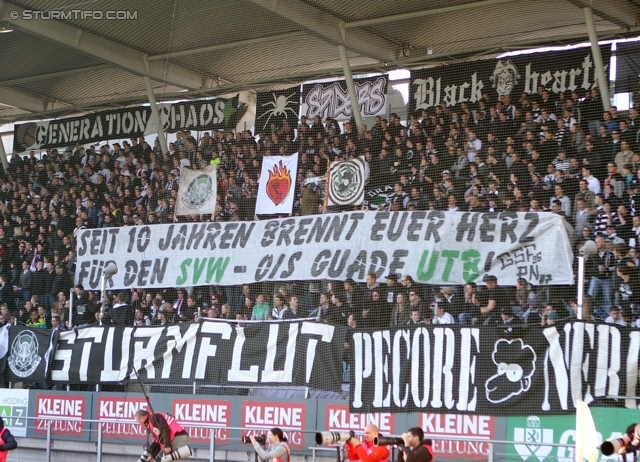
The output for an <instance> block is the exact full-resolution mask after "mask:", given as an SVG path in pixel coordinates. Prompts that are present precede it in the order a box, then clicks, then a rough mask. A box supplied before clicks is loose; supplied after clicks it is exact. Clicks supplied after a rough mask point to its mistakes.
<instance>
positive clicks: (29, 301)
mask: <svg viewBox="0 0 640 462" xmlns="http://www.w3.org/2000/svg"><path fill="white" fill-rule="evenodd" d="M639 130H640V119H638V112H637V110H636V109H631V110H630V111H629V112H628V114H625V115H624V116H623V115H621V114H619V113H618V112H617V110H616V108H615V107H612V108H611V110H610V111H604V110H603V104H602V100H601V98H600V96H599V94H598V91H597V89H592V90H588V91H586V92H584V93H583V94H580V93H578V92H572V93H566V94H563V93H560V94H558V95H555V94H553V93H551V92H550V91H549V90H548V89H546V88H544V87H539V88H538V90H537V93H536V94H532V95H527V94H523V95H521V97H520V98H518V99H517V101H515V98H514V100H512V99H511V97H510V96H502V97H500V98H499V99H491V97H490V96H489V95H488V94H487V95H484V98H483V99H482V100H480V101H479V102H478V103H477V104H476V105H470V104H468V103H460V104H459V105H458V106H456V107H453V108H449V107H446V106H445V105H444V104H443V105H440V106H436V107H435V108H432V109H430V110H424V111H421V113H420V114H411V115H410V116H409V119H408V121H407V122H406V125H404V124H403V121H402V120H401V119H400V117H398V116H397V115H396V114H391V115H390V117H389V119H388V120H387V119H384V118H381V117H377V118H376V119H375V123H374V124H373V125H372V126H371V128H369V127H366V126H363V127H361V129H360V130H357V129H356V127H355V124H354V123H353V122H352V121H349V122H346V123H345V124H344V125H343V126H341V125H340V124H338V123H337V122H336V121H335V120H331V119H327V120H325V121H324V122H323V121H321V120H320V118H319V117H316V118H315V119H314V120H313V121H309V120H307V119H306V118H304V117H303V118H302V119H301V120H300V121H299V122H297V123H296V124H290V123H289V121H288V120H287V119H284V120H283V121H282V122H278V123H272V124H271V127H270V129H269V130H266V131H265V132H263V133H257V134H255V135H254V134H253V133H251V132H250V131H248V130H245V131H243V132H241V133H237V134H235V135H234V134H233V133H225V132H222V131H219V132H218V131H216V132H213V133H204V135H203V136H202V137H201V138H200V139H196V138H195V137H194V136H192V134H191V133H190V132H189V131H184V132H178V133H177V134H176V141H175V142H173V143H171V144H170V146H169V152H168V153H163V152H162V149H161V148H160V143H159V142H158V141H157V140H156V142H155V144H154V146H150V145H149V144H148V143H147V142H146V141H145V140H144V138H140V139H131V140H130V142H128V141H125V142H123V143H122V144H120V143H115V144H113V145H109V144H104V145H102V146H100V147H99V148H98V149H96V146H93V145H92V146H90V147H89V148H88V149H85V147H83V146H81V145H80V144H77V145H76V146H75V149H71V148H68V149H65V150H62V149H61V150H58V149H47V150H46V153H42V155H39V154H37V153H35V152H31V153H29V155H28V156H26V157H21V156H20V155H19V154H18V153H15V152H14V153H13V155H12V157H11V159H10V163H9V168H8V170H7V171H4V172H2V178H1V179H0V184H1V187H0V215H1V217H0V219H2V220H3V226H2V227H1V228H0V303H1V304H2V308H1V309H0V324H1V323H7V322H20V323H24V324H26V325H31V326H34V327H53V328H61V329H63V328H69V327H71V325H75V326H80V325H87V324H95V323H98V324H105V323H114V324H119V325H158V324H159V325H162V324H165V323H176V322H194V321H195V320H197V318H199V317H209V318H224V319H236V320H238V321H244V320H247V319H254V320H260V319H269V318H273V319H288V318H292V317H313V318H316V319H318V320H322V321H326V322H331V323H337V324H344V325H349V326H350V327H354V328H355V327H358V328H359V327H368V328H380V327H385V328H386V327H389V326H400V325H405V324H411V323H423V322H428V323H440V324H446V323H459V322H462V323H476V324H484V325H489V324H498V325H499V326H500V327H501V326H502V325H504V324H509V323H514V326H516V327H517V328H518V327H521V326H525V325H527V324H529V325H530V324H532V323H533V324H535V325H542V324H545V323H546V324H548V323H552V322H556V321H561V320H563V319H570V318H571V317H572V315H573V314H572V313H573V311H574V308H575V303H571V302H552V303H550V304H547V301H548V299H549V297H548V296H546V297H545V299H544V301H542V300H541V299H539V297H537V296H536V291H535V290H534V289H533V288H531V287H529V286H528V284H527V281H525V280H522V281H521V282H519V283H518V285H517V286H516V287H515V288H513V287H511V288H503V287H500V286H498V285H497V281H496V280H495V278H494V277H493V276H487V277H486V278H485V280H484V281H483V282H484V283H485V284H481V286H482V287H480V288H479V289H480V290H478V288H477V287H476V286H475V285H474V284H467V285H466V286H465V287H444V288H442V287H430V286H422V285H416V284H415V283H413V281H412V280H411V278H410V277H409V276H400V275H394V274H390V275H388V277H387V278H386V282H385V283H383V284H379V283H378V282H377V281H376V277H375V275H369V276H367V283H366V284H360V285H359V284H356V283H355V282H353V281H349V280H347V281H340V282H335V281H333V282H329V281H321V282H320V283H317V282H313V283H311V284H309V283H308V282H305V283H298V284H294V285H293V286H289V287H287V286H282V287H277V288H274V287H272V286H267V285H261V284H258V285H255V286H248V285H247V286H243V287H224V288H222V287H215V286H212V287H199V288H191V289H189V290H188V291H186V290H182V289H180V290H175V289H172V288H167V289H164V290H157V291H154V290H136V289H134V290H131V291H129V292H126V293H119V294H109V296H107V297H105V298H101V295H100V294H99V293H96V292H91V291H85V290H84V289H83V287H82V286H75V287H74V286H73V274H74V271H75V260H76V259H75V236H76V234H77V233H78V231H80V230H82V229H85V228H96V227H112V226H135V225H142V224H154V223H168V222H175V221H179V222H185V221H209V220H215V221H227V220H233V221H236V220H254V219H260V218H261V217H260V216H259V214H256V210H255V202H256V195H257V188H258V183H259V181H260V171H261V162H262V159H263V157H264V156H269V155H290V154H292V153H294V152H298V153H300V159H299V164H298V169H299V171H298V182H297V185H296V188H295V195H296V203H295V206H294V211H293V214H294V215H309V214H315V213H333V212H340V211H344V210H345V209H346V210H348V209H354V208H358V209H360V208H364V209H373V210H389V211H402V210H433V209H437V210H444V211H476V212H482V211H489V212H499V211H504V210H515V211H536V212H548V213H554V214H557V215H558V216H560V217H561V218H562V220H563V222H564V224H565V227H566V230H567V233H568V236H569V238H570V240H571V242H572V243H573V244H574V245H575V249H576V250H577V249H578V248H579V247H580V246H582V245H583V244H584V242H585V241H587V240H589V239H595V240H596V243H597V245H598V252H597V254H596V255H595V256H594V257H590V258H589V259H588V261H587V281H588V282H589V283H590V286H589V294H590V295H591V296H592V298H593V305H594V306H593V310H592V312H591V313H590V314H589V316H593V319H599V320H604V319H607V320H609V321H612V320H613V321H614V322H617V323H619V324H622V323H627V324H635V323H637V321H635V319H636V318H637V317H638V315H639V314H640V312H638V308H637V307H640V304H639V302H640V300H637V298H638V297H640V288H639V287H640V286H639V284H640V283H639V282H638V275H637V268H638V265H639V263H640V257H639V255H638V253H637V251H636V243H637V235H638V234H640V211H639V212H636V198H637V195H638V194H639V190H640V179H639V178H638V169H639V167H640V150H639V149H638V134H639ZM359 156H363V157H364V158H365V160H366V161H367V164H368V178H367V185H366V188H367V190H369V191H376V192H377V193H379V192H386V196H384V195H380V194H378V198H380V197H383V199H381V200H379V201H377V202H376V201H375V200H373V201H371V202H366V203H365V204H364V205H363V206H357V207H341V208H327V207H325V206H324V205H323V195H324V185H323V182H322V176H323V175H324V174H326V172H327V168H328V164H329V163H330V162H332V161H334V160H342V159H351V158H354V157H359ZM210 163H216V164H218V172H219V173H218V175H219V183H218V207H217V211H216V213H214V214H213V215H211V216H202V215H197V216H195V215H194V216H186V217H176V216H175V215H174V210H175V204H176V198H177V190H178V187H179V182H180V176H181V172H182V169H183V168H185V167H188V168H192V169H199V168H203V167H205V166H206V165H208V164H210ZM308 178H315V180H312V181H306V179H308ZM375 195H376V194H372V195H368V196H367V197H373V196H375ZM398 279H400V281H398ZM485 285H486V288H485V287H484V286H485ZM72 288H73V289H74V292H75V295H74V300H73V316H72V319H69V303H70V300H69V294H70V290H71V289H72ZM572 291H575V290H574V289H572ZM565 298H566V297H565ZM572 307H573V308H572ZM613 307H617V308H621V310H618V314H616V312H615V310H614V311H613V312H612V311H611V309H612V308H613ZM554 313H555V314H554ZM531 315H533V318H532V317H531ZM532 319H534V321H533V322H532Z"/></svg>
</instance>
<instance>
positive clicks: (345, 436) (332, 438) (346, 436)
mask: <svg viewBox="0 0 640 462" xmlns="http://www.w3.org/2000/svg"><path fill="white" fill-rule="evenodd" d="M355 436H356V434H355V433H354V432H353V431H350V432H318V433H316V444H323V445H327V444H336V443H344V442H346V441H349V440H350V439H351V437H354V438H355Z"/></svg>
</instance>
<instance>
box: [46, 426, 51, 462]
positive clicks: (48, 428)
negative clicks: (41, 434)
mask: <svg viewBox="0 0 640 462" xmlns="http://www.w3.org/2000/svg"><path fill="white" fill-rule="evenodd" d="M44 460H45V461H46V462H51V419H49V420H47V452H46V454H45V459H44Z"/></svg>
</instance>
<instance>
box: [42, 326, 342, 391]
mask: <svg viewBox="0 0 640 462" xmlns="http://www.w3.org/2000/svg"><path fill="white" fill-rule="evenodd" d="M345 331H346V328H343V327H336V326H331V325H328V324H321V323H316V322H277V323H246V325H245V326H244V327H241V326H238V325H236V323H226V322H213V321H207V322H203V323H195V324H180V325H167V326H157V327H153V326H152V327H122V326H118V327H103V326H95V327H86V328H83V329H77V330H74V331H69V332H63V333H62V334H61V335H60V337H59V339H58V342H57V345H56V348H55V355H54V358H53V362H52V365H51V367H50V370H51V381H52V382H53V383H72V384H96V383H114V382H121V381H124V380H126V379H128V378H133V379H135V374H131V371H132V367H135V369H136V370H139V371H140V376H141V378H143V379H144V380H148V381H151V382H153V381H156V380H157V381H162V380H167V379H170V380H172V381H185V382H193V381H205V382H208V383H214V384H217V385H225V386H307V387H311V388H316V389H321V390H334V391H339V390H340V387H341V383H342V361H341V358H342V352H343V351H344V336H345ZM130 374H131V375H130Z"/></svg>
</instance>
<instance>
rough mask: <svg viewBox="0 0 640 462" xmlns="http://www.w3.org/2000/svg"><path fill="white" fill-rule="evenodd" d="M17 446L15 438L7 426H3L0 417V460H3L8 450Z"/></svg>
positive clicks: (1, 461) (3, 461) (2, 461)
mask: <svg viewBox="0 0 640 462" xmlns="http://www.w3.org/2000/svg"><path fill="white" fill-rule="evenodd" d="M17 447H18V443H17V442H16V439H15V438H14V437H13V435H12V434H11V432H10V431H9V429H8V428H6V427H5V426H4V420H2V417H0V462H5V461H6V460H7V456H8V455H9V451H11V450H12V449H15V448H17Z"/></svg>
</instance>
